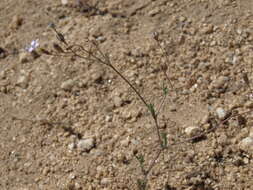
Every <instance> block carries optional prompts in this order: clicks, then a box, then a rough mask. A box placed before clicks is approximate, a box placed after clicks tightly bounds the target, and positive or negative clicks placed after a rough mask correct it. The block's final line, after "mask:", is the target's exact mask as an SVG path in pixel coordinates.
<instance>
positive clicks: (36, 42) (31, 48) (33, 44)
mask: <svg viewBox="0 0 253 190" xmlns="http://www.w3.org/2000/svg"><path fill="white" fill-rule="evenodd" d="M38 46H39V39H36V40H33V41H32V42H31V44H30V45H29V46H28V47H26V48H25V50H26V51H28V52H30V53H31V52H33V51H34V50H35V49H36V48H37V47H38Z"/></svg>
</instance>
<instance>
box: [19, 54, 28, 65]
mask: <svg viewBox="0 0 253 190" xmlns="http://www.w3.org/2000/svg"><path fill="white" fill-rule="evenodd" d="M28 61H29V53H28V52H22V53H20V54H19V62H20V63H27V62H28Z"/></svg>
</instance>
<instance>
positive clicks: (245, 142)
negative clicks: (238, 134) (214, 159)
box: [239, 137, 253, 153]
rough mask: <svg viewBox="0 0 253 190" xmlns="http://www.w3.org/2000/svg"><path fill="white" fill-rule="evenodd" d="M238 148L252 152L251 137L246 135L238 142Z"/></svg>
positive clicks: (252, 139)
mask: <svg viewBox="0 0 253 190" xmlns="http://www.w3.org/2000/svg"><path fill="white" fill-rule="evenodd" d="M239 147H240V149H242V150H244V151H246V152H252V153H253V137H246V138H244V139H242V141H241V142H240V143H239Z"/></svg>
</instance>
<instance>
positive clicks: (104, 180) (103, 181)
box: [101, 178, 111, 185]
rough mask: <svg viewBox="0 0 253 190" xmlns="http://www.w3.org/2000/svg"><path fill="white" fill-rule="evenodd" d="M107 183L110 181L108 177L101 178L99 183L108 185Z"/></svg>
mask: <svg viewBox="0 0 253 190" xmlns="http://www.w3.org/2000/svg"><path fill="white" fill-rule="evenodd" d="M109 183H111V179H110V178H103V179H102V180H101V185H108V184H109Z"/></svg>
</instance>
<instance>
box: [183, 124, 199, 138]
mask: <svg viewBox="0 0 253 190" xmlns="http://www.w3.org/2000/svg"><path fill="white" fill-rule="evenodd" d="M199 132H200V128H199V127H196V126H190V127H187V128H186V129H185V134H186V135H187V136H189V137H194V136H197V135H198V134H199Z"/></svg>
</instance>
